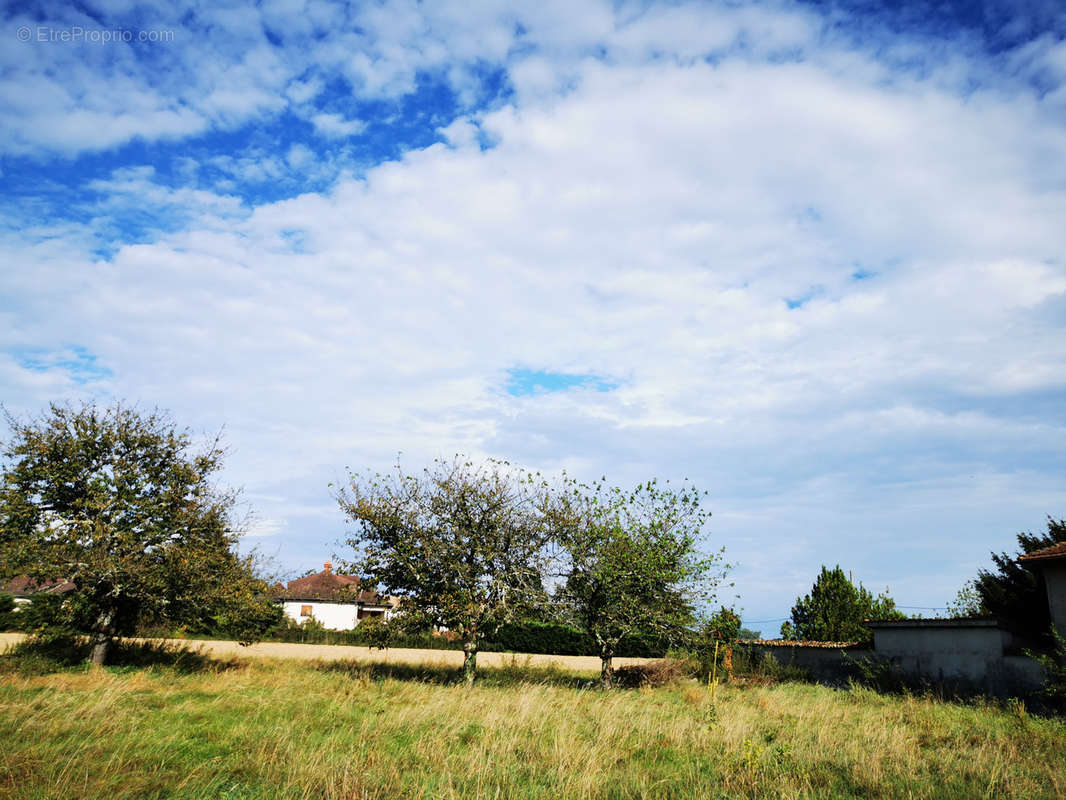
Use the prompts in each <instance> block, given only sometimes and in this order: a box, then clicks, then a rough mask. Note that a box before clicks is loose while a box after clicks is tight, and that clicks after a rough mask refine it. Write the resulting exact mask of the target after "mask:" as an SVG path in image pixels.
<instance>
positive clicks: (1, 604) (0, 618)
mask: <svg viewBox="0 0 1066 800" xmlns="http://www.w3.org/2000/svg"><path fill="white" fill-rule="evenodd" d="M17 615H18V612H17V611H15V598H14V597H12V596H11V595H9V594H0V631H13V630H15V629H16V628H17V627H18V616H17Z"/></svg>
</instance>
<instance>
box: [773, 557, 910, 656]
mask: <svg viewBox="0 0 1066 800" xmlns="http://www.w3.org/2000/svg"><path fill="white" fill-rule="evenodd" d="M903 618H904V615H903V614H902V613H901V612H899V611H898V610H897V609H896V604H895V601H893V600H892V598H891V597H889V596H888V594H887V593H885V594H880V595H877V596H876V597H875V596H874V595H873V594H871V593H870V592H869V591H868V590H867V589H865V588H863V586H862V584H860V585H859V586H855V585H854V584H852V582H851V581H849V580H848V577H847V576H846V575H845V574H844V570H842V569H841V568H840V566H839V565H838V566H836V567H834V568H833V569H828V568H827V567H825V566H823V567H822V572H821V574H820V575H819V576H818V579H817V580H816V581H815V582H814V586H813V587H811V592H810V594H808V595H806V596H805V597H802V598H797V599H796V604H795V605H794V606H793V607H792V619H791V620H790V621H789V622H786V623H784V624H783V625H782V626H781V637H782V638H783V639H794V640H800V641H814V642H869V641H870V640H871V638H872V637H871V634H870V631H869V630H868V629H867V628H866V627H865V626H864V625H863V622H864V621H866V620H886V619H903Z"/></svg>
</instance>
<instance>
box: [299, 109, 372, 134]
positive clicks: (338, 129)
mask: <svg viewBox="0 0 1066 800" xmlns="http://www.w3.org/2000/svg"><path fill="white" fill-rule="evenodd" d="M311 122H312V124H313V125H314V126H315V130H316V131H318V132H319V133H320V134H322V135H323V136H327V137H330V138H344V137H347V136H355V135H356V134H359V133H362V132H363V131H364V130H365V129H366V123H365V122H363V121H362V120H358V119H345V118H344V117H342V116H341V115H340V114H315V115H314V116H312V117H311Z"/></svg>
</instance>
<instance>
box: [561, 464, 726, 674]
mask: <svg viewBox="0 0 1066 800" xmlns="http://www.w3.org/2000/svg"><path fill="white" fill-rule="evenodd" d="M704 494H705V493H702V492H699V491H697V490H696V489H694V488H692V487H691V486H688V485H685V486H683V487H681V488H670V487H662V486H659V485H658V483H657V482H656V481H649V482H648V483H644V484H641V485H639V486H637V487H636V488H635V489H634V490H632V491H629V492H627V491H624V490H622V489H619V488H617V487H611V486H608V485H607V484H606V482H605V481H602V480H601V481H599V482H596V483H593V484H582V483H579V482H577V481H574V480H565V481H564V485H563V489H562V490H561V491H559V492H558V493H556V494H554V495H553V496H552V497H551V498H550V501H549V507H548V513H549V518H550V519H551V521H552V524H553V526H554V527H555V531H556V535H557V537H558V539H559V542H560V543H561V544H562V546H563V548H564V549H565V551H566V553H567V556H568V558H569V561H570V564H569V569H568V570H567V572H566V582H565V584H564V585H563V587H562V588H561V590H560V592H559V595H558V598H557V599H558V600H559V601H560V602H561V603H562V604H563V605H565V606H566V607H567V608H568V609H569V615H570V617H571V618H572V619H573V620H574V621H575V622H576V623H577V625H578V626H579V627H580V628H581V629H582V630H584V631H586V632H587V633H588V634H589V635H590V636H591V637H592V638H593V639H594V640H595V641H596V644H597V646H598V648H599V655H600V657H601V659H602V661H603V680H604V683H607V682H609V680H610V664H611V659H612V658H613V657H614V656H615V655H617V654H618V650H619V647H620V645H621V643H622V642H623V641H624V640H625V639H627V638H632V637H634V636H635V635H637V634H642V635H645V636H647V635H651V636H653V637H655V638H657V639H660V640H665V641H667V642H669V641H680V640H682V639H683V638H685V637H686V636H687V635H688V631H689V630H690V629H691V626H692V624H693V621H694V609H695V608H696V606H697V605H699V604H703V603H706V602H710V600H711V599H712V598H713V597H714V594H715V590H716V588H717V586H718V583H719V581H720V580H721V577H722V574H723V573H724V567H723V565H722V563H721V552H719V553H716V554H714V555H710V556H708V555H705V554H702V553H701V552H700V551H699V549H698V547H697V545H698V542H699V541H700V539H701V536H702V533H703V526H704V524H705V522H706V520H707V518H708V517H709V516H710V512H708V511H706V510H704V509H703V508H702V506H701V501H702V499H703V497H704Z"/></svg>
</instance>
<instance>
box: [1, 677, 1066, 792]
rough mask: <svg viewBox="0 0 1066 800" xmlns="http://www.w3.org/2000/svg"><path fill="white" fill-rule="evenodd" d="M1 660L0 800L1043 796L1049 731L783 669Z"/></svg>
mask: <svg viewBox="0 0 1066 800" xmlns="http://www.w3.org/2000/svg"><path fill="white" fill-rule="evenodd" d="M190 663H192V662H187V663H186V667H183V668H181V669H179V668H177V667H175V666H151V667H140V668H131V667H126V668H115V669H111V668H108V669H105V670H101V671H98V672H96V673H91V672H88V671H84V670H66V671H60V672H56V673H53V674H49V675H27V674H24V673H20V672H17V671H9V672H6V673H3V674H0V742H3V745H2V747H0V797H3V798H10V800H29V798H34V799H38V798H64V799H66V798H71V797H78V798H108V799H109V800H120V799H121V798H131V799H132V798H138V800H140V799H142V798H143V799H145V800H147V799H148V798H197V800H200V799H201V798H293V799H294V800H295V799H297V798H306V799H307V800H311V798H315V799H316V800H317V798H327V800H333V799H336V800H341V798H344V799H345V800H347V799H349V798H398V797H410V798H434V799H436V798H445V799H446V798H464V800H466V799H468V798H479V797H485V798H490V797H504V798H549V797H550V798H637V797H649V798H650V797H655V798H714V797H785V798H824V797H873V798H897V797H916V798H921V797H928V798H967V800H969V798H976V797H997V798H999V797H1006V798H1011V797H1019V798H1021V797H1024V798H1027V799H1028V798H1043V797H1062V796H1064V795H1066V776H1064V775H1063V771H1062V764H1063V763H1066V728H1064V726H1063V724H1062V723H1061V722H1060V721H1056V720H1046V719H1037V718H1032V717H1030V716H1028V715H1026V714H1025V713H1024V710H1023V709H1021V708H1018V707H1015V708H1014V709H1013V710H1011V709H1001V708H998V707H996V706H993V705H987V704H986V705H980V704H977V705H961V704H946V703H940V702H936V701H933V700H929V699H922V698H917V697H912V696H903V697H899V696H893V697H886V696H881V695H878V694H875V693H873V692H871V691H869V690H865V689H854V690H848V691H835V690H831V689H826V688H824V687H818V686H811V685H805V684H798V683H780V684H772V685H754V686H737V685H726V686H720V687H719V688H718V690H717V692H716V695H715V699H714V700H712V699H711V696H710V694H709V692H708V691H707V689H706V688H705V687H702V686H699V685H697V684H691V683H690V684H686V683H679V684H676V685H674V686H672V687H667V688H658V689H640V690H615V691H609V692H602V691H599V690H597V689H594V688H586V687H589V686H590V684H591V683H592V679H591V676H575V675H569V674H567V673H563V672H560V671H558V670H541V671H538V672H529V671H527V670H526V669H525V668H524V665H523V664H521V663H520V662H515V663H514V664H513V665H511V666H510V667H508V668H505V669H503V670H485V679H486V680H485V681H484V683H483V684H481V685H479V686H477V687H475V688H474V689H471V690H468V689H466V688H464V687H462V686H460V685H456V684H455V683H454V682H452V673H450V672H448V671H446V670H442V669H437V668H424V669H420V668H417V667H399V666H393V667H389V666H387V665H368V664H358V663H352V662H348V663H343V662H342V663H338V662H331V663H329V664H313V663H312V664H305V663H296V662H269V661H262V662H255V663H243V664H231V665H229V666H230V668H228V669H222V670H219V669H214V668H211V667H210V666H208V665H204V668H203V669H201V670H195V669H191V668H188V665H189V664H190Z"/></svg>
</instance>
